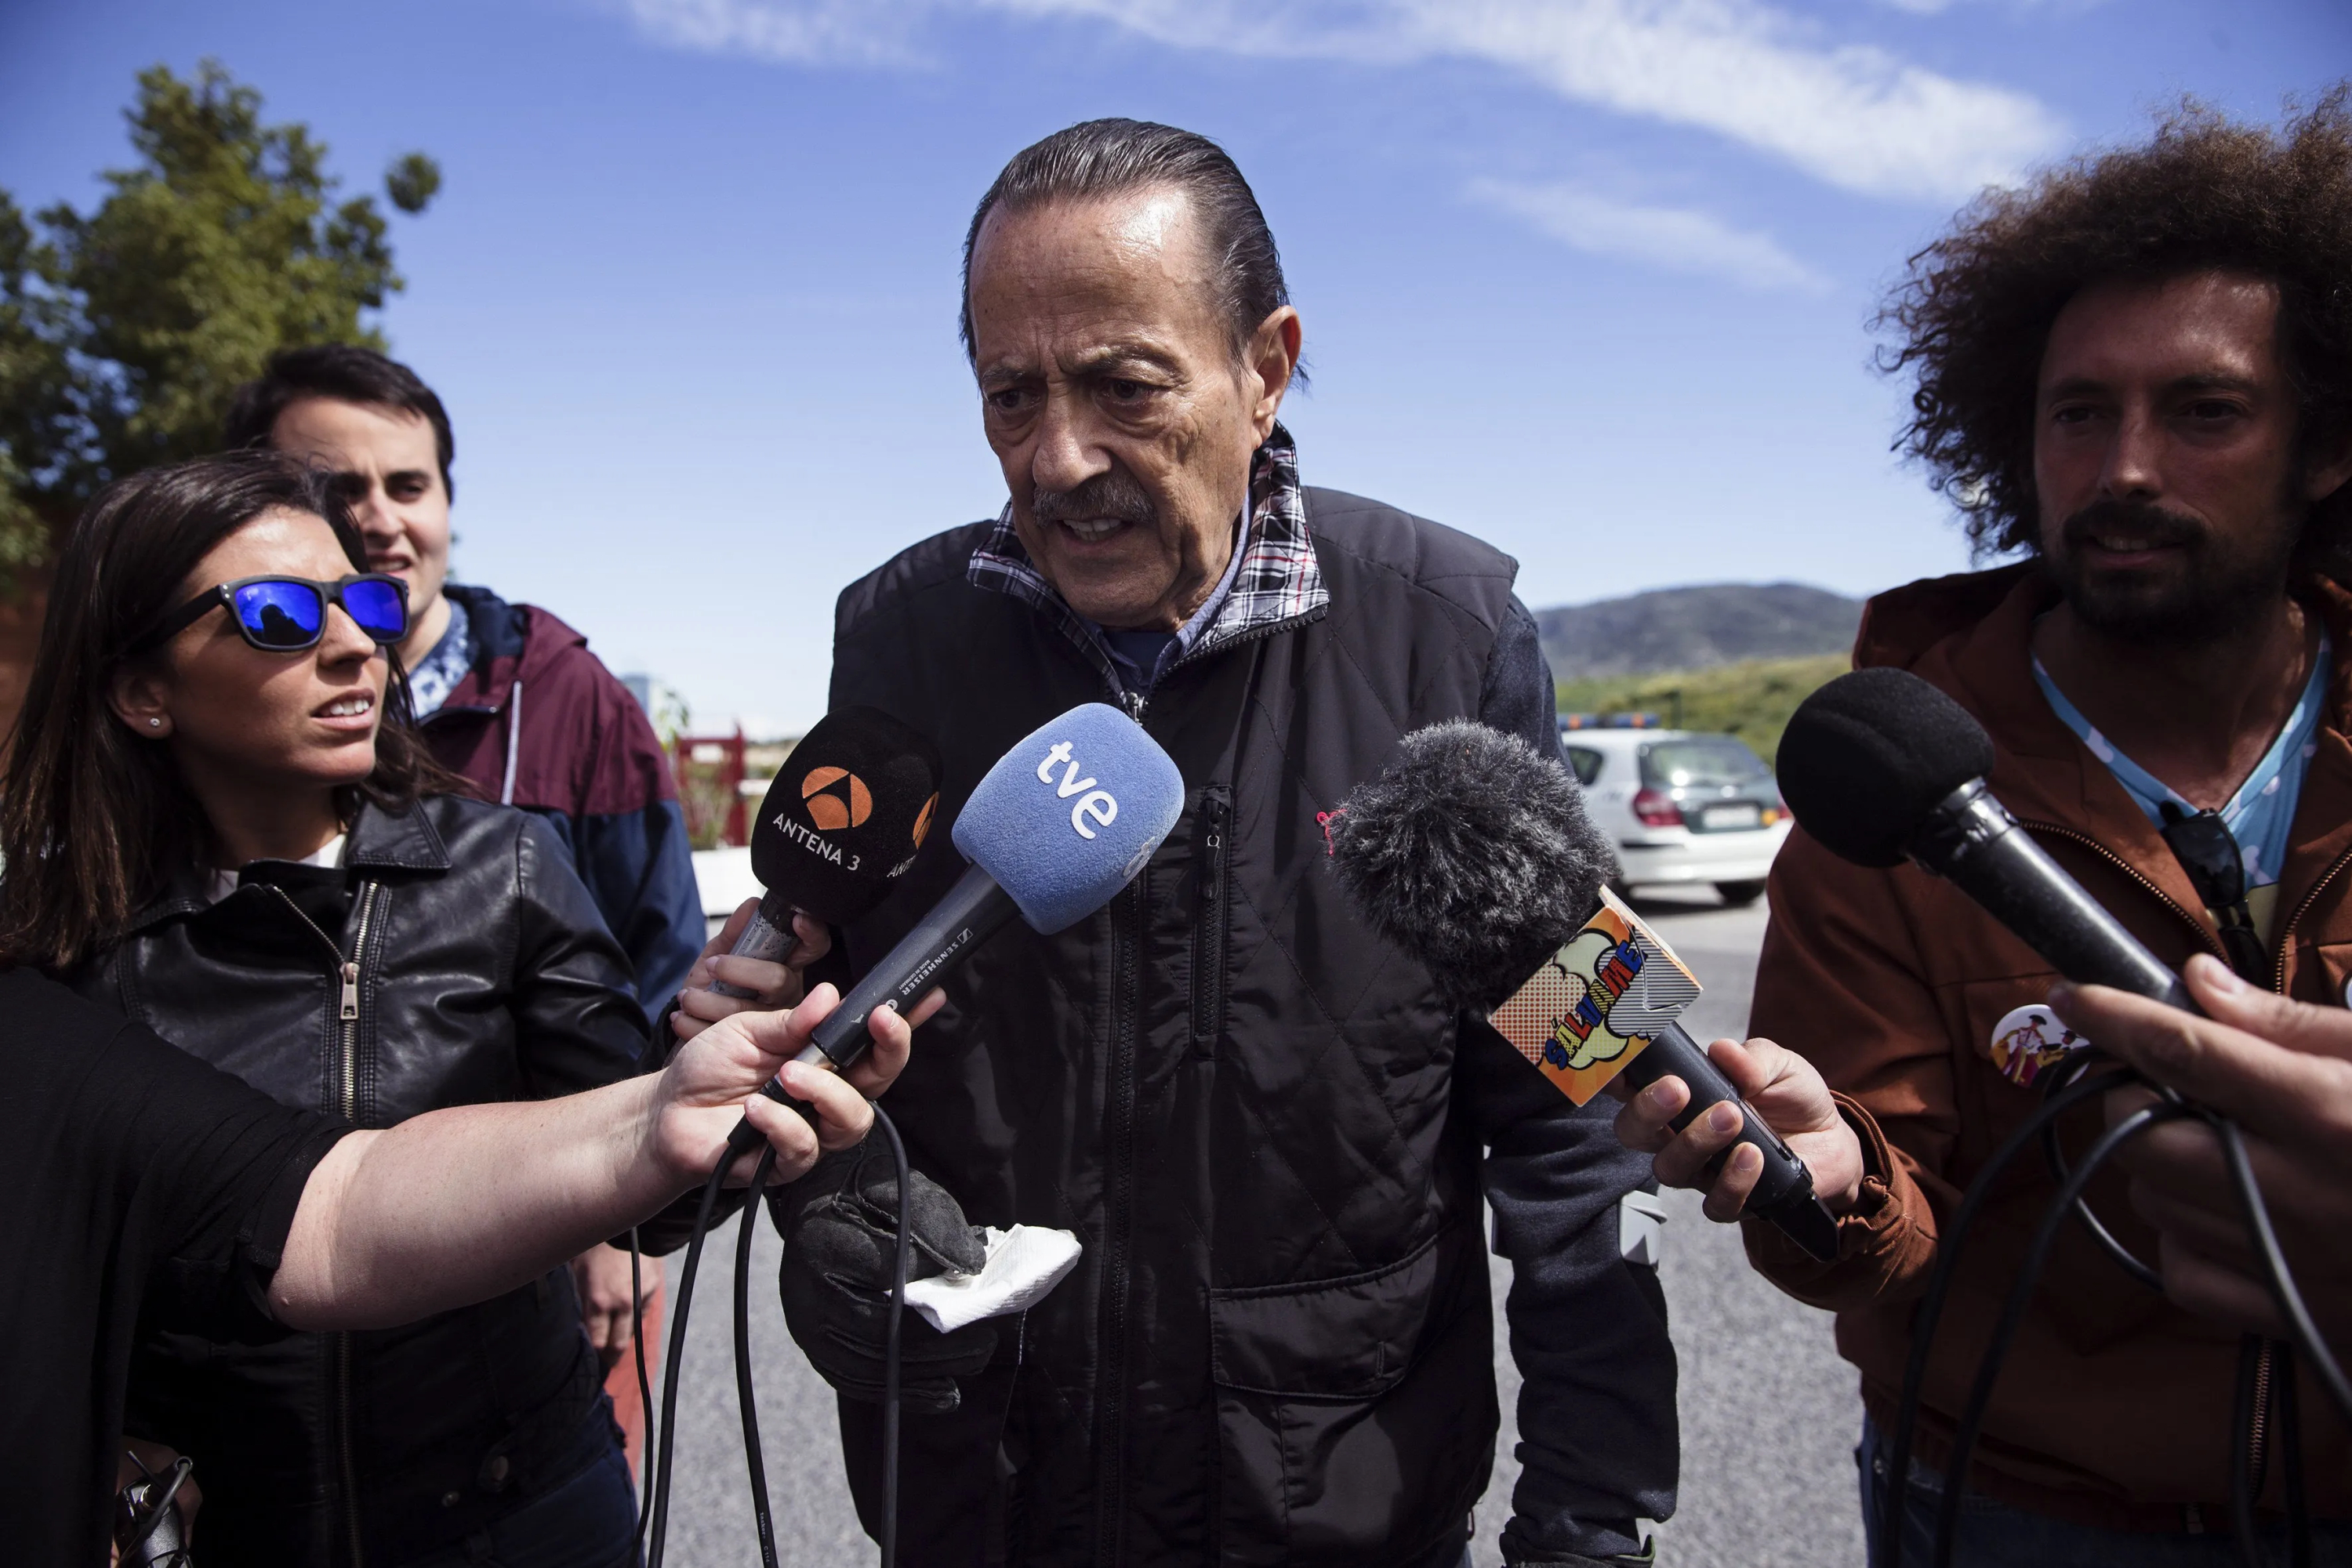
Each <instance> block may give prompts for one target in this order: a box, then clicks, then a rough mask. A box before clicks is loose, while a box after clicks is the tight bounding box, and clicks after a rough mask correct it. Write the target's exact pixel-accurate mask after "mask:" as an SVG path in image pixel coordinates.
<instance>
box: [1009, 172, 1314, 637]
mask: <svg viewBox="0 0 2352 1568" xmlns="http://www.w3.org/2000/svg"><path fill="white" fill-rule="evenodd" d="M971 321H972V344H973V366H974V370H975V372H976V374H978V376H979V380H980V393H981V406H982V424H983V426H984V428H985V429H986V431H987V435H988V444H989V446H990V447H992V448H993V449H994V451H995V453H996V457H997V461H998V462H999V463H1001V464H1003V468H1004V483H1005V488H1006V489H1007V490H1008V492H1009V493H1010V494H1011V496H1012V500H1013V528H1014V531H1016V532H1018V533H1019V534H1020V536H1021V542H1022V544H1023V545H1024V546H1025V547H1026V548H1027V550H1028V552H1029V555H1030V558H1031V559H1032V560H1033V561H1034V562H1035V563H1036V565H1037V568H1038V570H1039V571H1040V572H1042V573H1044V574H1045V578H1046V580H1047V581H1048V582H1050V583H1052V584H1054V586H1055V589H1056V590H1057V591H1058V592H1059V593H1060V594H1061V595H1062V597H1063V598H1064V599H1065V600H1066V601H1068V603H1069V605H1070V606H1071V607H1072V608H1073V609H1075V610H1076V611H1077V612H1078V614H1080V615H1082V616H1086V617H1087V619H1089V620H1092V621H1095V622H1097V623H1098V624H1100V625H1103V626H1119V627H1137V628H1146V627H1148V628H1157V629H1160V630H1170V631H1172V630H1174V629H1175V628H1177V627H1178V626H1182V625H1183V624H1184V622H1185V621H1186V620H1187V619H1188V618H1190V616H1192V612H1193V611H1194V610H1196V609H1198V608H1199V607H1200V606H1201V605H1202V603H1204V602H1205V601H1206V600H1207V598H1208V596H1209V594H1210V592H1211V591H1212V590H1213V588H1214V587H1215V585H1216V583H1217V580H1218V578H1219V576H1220V575H1222V574H1223V571H1224V568H1225V564H1226V563H1227V562H1228V561H1229V560H1230V559H1231V556H1232V549H1233V540H1234V521H1235V520H1236V519H1238V518H1239V516H1240V515H1241V509H1242V504H1243V502H1244V500H1246V499H1247V497H1248V494H1249V466H1250V456H1251V454H1252V453H1253V452H1255V450H1256V449H1257V447H1258V445H1259V443H1261V442H1263V441H1264V440H1265V437H1266V436H1267V435H1268V433H1269V432H1271V430H1272V429H1273V427H1274V416H1275V411H1276V409H1277V408H1278V407H1280V405H1281V403H1282V394H1283V391H1284V389H1285V388H1286V387H1287V385H1288V384H1289V379H1290V372H1291V369H1292V367H1293V366H1294V365H1296V363H1297V357H1298V317H1297V312H1296V311H1293V310H1289V309H1288V308H1285V309H1283V310H1277V311H1276V312H1275V314H1274V315H1272V316H1270V317H1268V318H1267V320H1266V321H1265V323H1264V324H1262V325H1261V327H1260V329H1259V331H1258V332H1257V334H1256V337H1255V339H1254V340H1253V342H1252V343H1251V345H1250V347H1249V349H1248V350H1247V351H1245V352H1244V353H1243V354H1242V355H1241V356H1240V358H1241V360H1242V361H1243V362H1244V363H1235V361H1236V356H1235V354H1234V348H1233V342H1232V339H1231V337H1230V335H1229V333H1228V332H1227V330H1226V323H1225V321H1224V320H1223V316H1222V315H1221V314H1220V312H1219V310H1218V308H1217V296H1216V289H1215V288H1214V285H1213V278H1212V275H1211V267H1210V261H1209V258H1208V257H1207V256H1206V255H1205V254H1204V247H1203V246H1202V244H1201V243H1200V239H1199V231H1198V227H1197V226H1196V224H1195V221H1194V218H1193V215H1192V202H1191V200H1190V199H1189V198H1188V197H1186V196H1185V195H1182V194H1181V193H1179V192H1175V191H1171V190H1167V189H1152V190H1145V191H1139V192H1135V193H1131V194H1129V195H1119V196H1113V197H1109V198H1106V199H1104V200H1100V201H1087V202H1076V203H1055V204H1052V205H1046V206H1043V207H1036V208H1032V209H1030V210H1028V211H1025V212H1018V213H1006V212H1004V211H1003V210H1001V209H1000V210H999V211H997V212H996V213H993V214H992V215H991V216H990V217H989V219H988V221H987V223H986V224H985V225H983V226H982V229H981V233H980V240H979V243H978V245H977V246H975V247H974V248H973V252H972V264H971Z"/></svg>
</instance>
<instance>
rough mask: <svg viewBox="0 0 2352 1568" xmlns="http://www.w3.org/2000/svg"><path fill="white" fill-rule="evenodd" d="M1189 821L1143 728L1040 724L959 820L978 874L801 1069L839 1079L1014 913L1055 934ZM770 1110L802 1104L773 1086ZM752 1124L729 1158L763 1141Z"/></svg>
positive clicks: (889, 964) (1075, 719) (1089, 711)
mask: <svg viewBox="0 0 2352 1568" xmlns="http://www.w3.org/2000/svg"><path fill="white" fill-rule="evenodd" d="M1183 810H1184V778H1183V775H1182V774H1181V773H1179V772H1177V769H1176V763H1174V762H1173V761H1172V760H1171V758H1170V757H1169V755H1168V753H1167V752H1164V751H1161V750H1160V743H1159V742H1156V741H1154V740H1153V739H1152V738H1151V737H1150V735H1147V734H1145V733H1144V731H1143V726H1141V725H1140V724H1138V723H1137V722H1136V721H1134V720H1132V719H1130V718H1129V717H1128V716H1127V715H1126V714H1124V713H1122V712H1120V711H1119V710H1118V709H1116V708H1113V707H1111V706H1109V705H1108V704H1107V703H1101V702H1089V703H1087V705H1086V706H1084V707H1082V708H1073V709H1071V710H1069V711H1068V712H1066V713H1065V714H1063V715H1062V716H1061V717H1060V718H1058V719H1055V720H1053V721H1050V722H1047V723H1045V724H1041V725H1039V726H1038V727H1037V728H1036V729H1035V730H1033V731H1030V732H1029V733H1028V734H1027V735H1026V736H1024V738H1023V739H1021V740H1020V741H1018V742H1015V743H1014V744H1013V749H1012V750H1011V751H1008V752H1005V753H1004V755H1003V756H1002V757H1000V758H999V759H997V763H996V765H995V766H994V767H992V768H991V769H989V770H988V774H987V776H986V777H984V778H982V780H981V781H980V784H979V786H978V787H977V788H975V789H974V790H973V791H972V792H971V799H970V800H968V801H966V802H965V803H964V807H963V810H962V812H961V814H960V815H959V816H957V817H956V825H955V834H954V838H955V847H956V848H957V849H958V850H960V851H961V853H962V855H963V858H965V859H966V860H969V861H971V865H970V866H969V867H967V868H965V870H964V874H963V875H962V876H961V878H959V879H957V880H956V884H955V886H954V887H952V888H950V889H948V892H947V896H946V897H945V898H943V899H941V900H940V901H939V902H938V903H937V904H935V905H934V906H932V909H931V911H930V912H929V914H927V915H925V916H924V917H923V918H922V920H921V921H919V923H918V924H917V925H916V927H915V929H914V930H912V931H908V933H907V934H906V936H905V937H904V938H902V939H901V940H900V941H899V942H898V946H896V947H894V948H892V949H891V950H890V951H889V952H888V953H887V955H885V956H884V958H883V959H882V961H881V962H880V963H877V964H876V965H875V966H874V967H873V968H872V969H871V970H869V971H867V972H866V977H865V978H864V979H863V980H860V981H859V982H858V983H857V984H856V985H855V986H853V987H852V988H851V989H850V993H849V994H848V995H846V996H845V997H843V998H842V999H841V1005H840V1006H839V1007H836V1008H835V1009H834V1011H833V1012H831V1013H829V1014H827V1015H826V1016H825V1019H824V1022H823V1023H822V1024H819V1025H818V1026H816V1033H815V1034H814V1036H812V1037H811V1038H810V1043H809V1045H808V1047H807V1048H806V1049H804V1050H803V1051H802V1052H801V1054H800V1056H799V1058H797V1059H799V1060H801V1061H803V1062H810V1063H814V1064H817V1065H820V1066H825V1067H831V1068H835V1069H837V1070H838V1069H845V1068H848V1067H850V1066H851V1065H852V1064H854V1063H855V1062H856V1060H857V1058H859V1057H861V1056H864V1055H865V1054H866V1047H867V1046H868V1045H870V1044H872V1042H873V1037H872V1036H871V1035H869V1034H868V1033H867V1032H866V1018H867V1017H868V1016H871V1015H872V1013H873V1011H874V1009H875V1008H877V1007H898V1008H903V1007H905V1006H907V1005H908V1004H909V1003H911V1002H913V1001H914V1000H915V998H916V997H918V996H920V995H921V994H923V993H924V992H925V991H928V990H929V989H930V988H931V987H932V986H934V985H936V984H939V982H940V978H941V976H943V975H945V974H946V973H947V972H948V971H949V970H950V969H951V968H953V967H954V966H955V965H956V964H958V963H961V962H962V961H963V960H964V959H965V958H966V957H968V956H970V954H971V951H972V950H973V949H974V948H976V947H978V946H979V945H980V944H981V943H982V942H985V941H987V940H988V939H989V938H990V937H991V936H993V935H994V934H995V933H996V932H997V931H1001V930H1002V929H1003V927H1004V924H1005V922H1006V921H1010V920H1011V919H1012V918H1013V916H1014V915H1015V914H1018V915H1019V916H1020V917H1021V918H1022V919H1023V920H1024V921H1027V922H1028V924H1029V925H1030V927H1031V929H1033V930H1034V931H1038V932H1040V933H1042V934H1044V935H1047V936H1050V935H1052V934H1053V933H1054V932H1055V931H1062V930H1064V929H1066V928H1067V927H1069V926H1073V925H1076V923H1077V922H1078V921H1082V920H1084V919H1086V918H1087V916H1088V915H1090V914H1092V913H1094V912H1095V911H1096V910H1098V909H1100V908H1102V907H1103V906H1104V905H1105V904H1107V903H1108V902H1110V900H1111V899H1112V898H1113V897H1114V896H1116V895H1117V893H1118V890H1119V889H1121V888H1124V887H1126V886H1127V885H1128V883H1129V882H1130V881H1132V880H1133V879H1134V878H1135V874H1136V873H1137V872H1138V871H1140V870H1142V869H1143V863H1144V862H1145V861H1147V860H1149V859H1150V858H1151V852H1152V851H1153V850H1155V849H1157V848H1159V847H1160V841H1161V840H1162V839H1164V838H1166V837H1168V835H1169V833H1170V832H1171V830H1172V829H1173V828H1174V827H1175V826H1176V819H1177V817H1179V816H1181V815H1182V814H1183ZM764 1092H765V1093H766V1094H767V1095H768V1096H769V1098H771V1099H773V1100H783V1101H784V1102H785V1103H786V1104H793V1103H795V1102H794V1101H793V1100H792V1099H791V1097H790V1096H788V1095H786V1094H785V1092H784V1089H783V1086H782V1084H779V1083H777V1082H775V1081H774V1080H773V1079H771V1080H770V1081H769V1083H768V1086H767V1089H765V1090H764ZM759 1136H760V1135H759V1134H758V1133H757V1132H756V1131H752V1129H751V1124H750V1123H749V1122H745V1123H743V1124H742V1125H740V1126H739V1127H737V1128H736V1130H735V1132H734V1135H733V1136H732V1137H730V1139H729V1140H728V1142H729V1146H730V1148H732V1149H734V1150H735V1152H738V1153H740V1152H743V1151H745V1150H747V1149H750V1148H752V1147H754V1146H755V1145H756V1144H757V1143H758V1142H759Z"/></svg>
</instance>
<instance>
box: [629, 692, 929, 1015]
mask: <svg viewBox="0 0 2352 1568" xmlns="http://www.w3.org/2000/svg"><path fill="white" fill-rule="evenodd" d="M939 795H940V753H939V749H938V748H937V747H935V746H933V745H932V744H931V742H929V740H928V739H927V738H925V737H924V736H922V735H921V734H919V733H918V732H917V731H914V730H913V729H910V728H909V727H908V726H907V725H905V724H902V723H900V722H899V721H898V720H896V719H893V718H891V717H890V716H889V715H888V714H887V713H885V712H882V711H881V710H878V709H874V708H844V709H840V710H836V711H835V712H832V713H828V714H826V715H825V716H824V718H823V719H821V720H819V721H817V723H816V727H815V728H814V729H813V730H811V731H809V732H808V733H807V734H806V735H805V736H803V738H802V739H801V742H800V743H799V744H798V745H796V746H794V747H793V751H792V755H790V756H789V757H787V758H785V759H784V765H783V766H782V768H781V769H779V770H778V771H777V773H776V776H775V779H774V780H773V782H772V783H771V784H769V786H768V794H767V798H765V799H764V800H762V801H761V803H760V815H759V817H758V819H757V821H756V822H755V823H754V824H753V826H752V829H751V873H752V875H753V876H755V877H757V878H758V879H759V880H760V885H761V887H762V888H765V889H767V893H766V895H765V896H764V897H762V898H761V899H760V900H759V901H758V903H757V905H756V906H752V907H751V912H750V913H749V914H748V915H747V914H746V912H745V910H740V909H739V910H736V911H735V915H734V918H732V919H731V920H730V921H728V922H727V928H726V930H724V931H721V932H720V933H719V937H718V939H717V940H716V941H715V942H712V944H711V945H710V946H709V947H706V948H705V949H704V950H703V952H702V956H701V957H700V958H698V959H697V960H696V961H695V966H694V970H693V973H690V974H689V975H688V977H687V983H686V989H684V990H683V991H681V992H680V993H679V994H678V1005H677V1012H676V1013H675V1014H674V1015H673V1016H672V1019H671V1026H672V1027H673V1028H674V1029H675V1030H676V1032H677V1037H678V1038H680V1039H690V1038H692V1037H694V1035H695V1034H696V1033H697V1032H698V1030H700V1029H701V1028H702V1027H703V1026H705V1025H707V1024H709V1023H712V1022H714V1021H716V1020H717V1019H719V1018H723V1017H726V1016H729V1015H730V1014H731V1013H738V1012H741V1011H743V1010H744V1009H745V1007H746V1006H753V1007H758V1008H760V1009H761V1010H768V1011H772V1010H773V1009H774V1008H776V1007H778V1006H789V1005H792V1003H793V1002H794V1001H795V1000H797V999H798V994H799V981H798V978H797V976H798V973H799V972H800V971H802V970H804V969H806V968H807V967H808V966H809V965H810V964H812V963H815V962H816V960H817V959H818V958H820V957H822V956H823V955H824V951H825V946H826V943H827V942H828V941H829V940H830V939H829V938H828V937H827V936H826V934H825V928H826V927H827V926H829V925H846V924H848V923H849V922H850V921H855V920H859V919H862V918H864V917H865V916H866V914H867V913H868V912H870V911H871V910H873V909H874V907H875V906H876V905H877V904H879V903H880V902H881V901H882V900H883V899H884V898H885V897H886V896H887V894H888V893H889V891H890V889H891V888H892V887H894V886H895V885H896V884H897V881H898V878H899V877H900V876H901V875H902V874H903V873H904V872H905V871H906V869H907V868H908V867H909V866H911V865H913V864H914V859H915V851H916V850H918V849H919V848H921V847H922V845H923V840H924V838H925V837H928V836H929V833H930V830H931V822H932V818H933V817H934V816H935V815H936V814H937V812H938V810H939ZM730 976H731V978H730ZM730 999H731V1001H730Z"/></svg>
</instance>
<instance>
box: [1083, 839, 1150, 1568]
mask: <svg viewBox="0 0 2352 1568" xmlns="http://www.w3.org/2000/svg"><path fill="white" fill-rule="evenodd" d="M1149 876H1150V872H1149V871H1146V872H1145V873H1144V874H1143V876H1142V877H1139V878H1137V879H1136V880H1135V881H1134V882H1132V883H1130V884H1129V886H1128V887H1127V888H1126V889H1124V890H1123V891H1122V892H1121V893H1120V894H1119V896H1118V905H1116V906H1114V908H1115V909H1116V910H1117V912H1116V913H1115V914H1114V916H1113V918H1112V921H1111V947H1112V958H1113V963H1112V965H1111V968H1112V973H1114V974H1115V975H1116V976H1117V977H1118V978H1117V984H1118V992H1117V993H1116V994H1115V996H1114V998H1113V1001H1112V1005H1111V1059H1110V1083H1109V1090H1110V1093H1109V1100H1110V1103H1109V1105H1108V1111H1109V1116H1108V1126H1107V1129H1106V1131H1107V1133H1108V1141H1109V1148H1108V1154H1109V1165H1110V1170H1109V1176H1110V1181H1109V1183H1108V1186H1109V1192H1110V1212H1109V1215H1108V1220H1109V1224H1108V1226H1107V1227H1106V1237H1107V1245H1106V1246H1105V1247H1104V1257H1103V1316H1104V1331H1103V1345H1102V1360H1101V1363H1100V1364H1101V1368H1102V1370H1101V1373H1099V1378H1100V1381H1099V1383H1098V1384H1097V1396H1096V1401H1095V1409H1096V1412H1097V1415H1096V1424H1095V1442H1096V1444H1097V1447H1096V1467H1097V1468H1096V1484H1095V1490H1096V1493H1097V1496H1098V1497H1099V1498H1100V1499H1101V1505H1100V1506H1101V1509H1102V1514H1101V1518H1100V1521H1099V1524H1098V1526H1097V1541H1096V1547H1095V1561H1096V1562H1097V1563H1103V1564H1107V1565H1115V1564H1117V1563H1119V1562H1121V1561H1122V1560H1123V1557H1124V1552H1125V1535H1126V1508H1127V1497H1126V1492H1127V1297H1128V1289H1129V1280H1128V1269H1129V1253H1130V1251H1131V1248H1132V1243H1133V1240H1134V1237H1133V1235H1132V1232H1133V1230H1134V1227H1135V1058H1136V1055H1137V1038H1136V1037H1137V1035H1138V1034H1139V1031H1140V1018H1141V1012H1142V999H1141V998H1140V997H1139V995H1138V994H1137V992H1138V991H1139V988H1140V986H1141V984H1142V977H1141V974H1140V969H1141V954H1142V948H1143V936H1144V922H1145V921H1146V920H1147V918H1148V911H1147V910H1146V906H1145V901H1144V898H1143V881H1144V878H1145V877H1149ZM1123 926H1124V927H1125V928H1127V929H1126V932H1125V934H1124V935H1122V931H1121V928H1122V927H1123Z"/></svg>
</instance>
